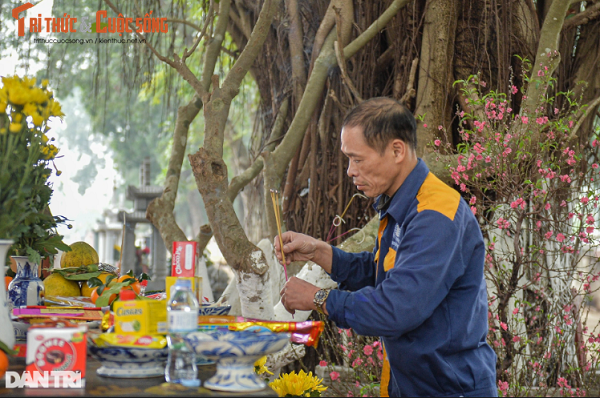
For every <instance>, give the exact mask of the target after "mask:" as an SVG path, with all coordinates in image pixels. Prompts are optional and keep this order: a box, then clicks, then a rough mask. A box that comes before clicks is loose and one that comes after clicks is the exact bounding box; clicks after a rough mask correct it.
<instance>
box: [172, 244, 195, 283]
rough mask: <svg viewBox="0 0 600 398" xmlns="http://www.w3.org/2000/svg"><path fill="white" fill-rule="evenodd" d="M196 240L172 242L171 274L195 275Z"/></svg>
mask: <svg viewBox="0 0 600 398" xmlns="http://www.w3.org/2000/svg"><path fill="white" fill-rule="evenodd" d="M197 245H198V243H197V242H193V241H192V242H173V251H172V258H171V276H192V277H193V276H196V250H197V249H196V248H197Z"/></svg>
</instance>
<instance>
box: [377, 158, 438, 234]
mask: <svg viewBox="0 0 600 398" xmlns="http://www.w3.org/2000/svg"><path fill="white" fill-rule="evenodd" d="M428 174H429V168H428V167H427V165H426V164H425V162H424V161H423V160H422V159H420V158H419V159H418V160H417V165H416V166H415V168H414V169H413V170H412V171H411V172H410V174H409V175H408V177H406V180H404V182H403V183H402V185H400V188H398V190H397V191H396V193H395V194H394V195H393V196H392V198H391V199H390V200H389V204H388V205H387V206H384V208H383V209H382V210H379V219H380V220H382V219H383V218H384V217H385V216H386V215H388V214H389V215H390V216H391V217H392V218H393V219H394V220H395V221H396V222H397V223H398V224H402V222H403V221H404V217H405V216H406V212H407V211H408V208H409V206H410V204H411V203H412V201H413V200H414V198H415V197H416V196H417V193H418V192H419V189H420V188H421V185H423V181H425V178H426V177H427V175H428ZM381 200H385V199H384V195H379V196H378V197H377V199H376V200H375V203H374V204H373V208H374V209H375V210H377V207H378V204H379V202H380V201H381Z"/></svg>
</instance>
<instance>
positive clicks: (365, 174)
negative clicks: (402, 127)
mask: <svg viewBox="0 0 600 398" xmlns="http://www.w3.org/2000/svg"><path fill="white" fill-rule="evenodd" d="M341 140H342V152H343V153H344V154H345V155H346V156H347V157H348V159H349V164H348V171H347V173H348V176H349V177H351V178H352V183H353V184H354V185H356V188H357V189H358V190H359V191H363V192H364V194H365V195H366V196H368V197H370V198H375V197H377V196H379V195H381V194H383V193H385V194H387V195H391V194H393V193H394V192H389V191H390V190H391V188H392V185H393V184H394V181H395V179H396V176H397V174H398V169H399V166H398V164H397V160H396V157H395V156H394V150H393V148H392V145H391V143H390V144H388V146H387V147H386V149H385V152H384V153H383V154H380V153H379V151H377V150H375V149H373V148H371V147H370V146H369V145H368V144H367V142H366V141H365V138H364V136H363V128H362V127H360V126H356V127H344V128H343V129H342V135H341Z"/></svg>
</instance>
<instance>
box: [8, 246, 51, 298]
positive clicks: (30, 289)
mask: <svg viewBox="0 0 600 398" xmlns="http://www.w3.org/2000/svg"><path fill="white" fill-rule="evenodd" d="M12 258H14V259H15V261H16V262H17V275H16V276H15V279H13V280H12V282H10V285H8V299H9V300H10V302H11V303H12V305H13V308H19V307H21V306H27V305H42V304H44V302H43V301H44V282H42V280H41V279H40V278H39V276H38V265H37V264H36V263H33V262H30V261H29V259H28V258H27V256H13V257H12Z"/></svg>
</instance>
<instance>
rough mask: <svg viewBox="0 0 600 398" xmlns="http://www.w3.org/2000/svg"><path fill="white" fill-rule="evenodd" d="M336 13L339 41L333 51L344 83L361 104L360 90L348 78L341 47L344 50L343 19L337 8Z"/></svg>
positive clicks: (334, 44) (334, 45) (335, 43)
mask: <svg viewBox="0 0 600 398" xmlns="http://www.w3.org/2000/svg"><path fill="white" fill-rule="evenodd" d="M334 11H335V28H336V34H337V40H336V41H335V42H333V49H334V50H335V58H336V60H337V63H338V66H339V67H340V71H341V72H342V80H343V82H344V83H345V84H346V86H347V87H348V89H349V90H350V91H351V92H352V95H354V98H356V100H357V102H359V103H360V102H362V101H363V99H362V97H361V95H360V93H359V92H358V90H357V89H356V87H355V86H354V83H352V80H351V79H350V76H348V73H347V72H346V59H345V58H344V52H343V51H340V47H342V48H344V41H343V37H344V35H343V33H342V26H343V22H342V18H341V16H340V12H339V10H338V9H337V8H335V7H334Z"/></svg>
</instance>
